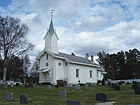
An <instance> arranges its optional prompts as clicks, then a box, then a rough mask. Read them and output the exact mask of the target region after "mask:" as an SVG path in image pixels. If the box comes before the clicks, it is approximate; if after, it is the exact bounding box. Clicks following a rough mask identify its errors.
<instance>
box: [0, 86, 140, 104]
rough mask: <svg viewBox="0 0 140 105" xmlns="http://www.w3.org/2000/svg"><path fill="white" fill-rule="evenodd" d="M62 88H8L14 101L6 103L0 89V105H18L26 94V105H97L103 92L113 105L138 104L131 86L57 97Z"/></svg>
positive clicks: (75, 92)
mask: <svg viewBox="0 0 140 105" xmlns="http://www.w3.org/2000/svg"><path fill="white" fill-rule="evenodd" d="M63 89H64V88H54V87H53V88H52V89H51V90H48V88H47V86H43V87H39V88H38V87H31V88H24V87H13V88H8V91H10V92H13V93H14V98H15V101H13V102H7V101H6V100H5V96H6V91H7V90H4V89H2V88H0V105H20V103H19V96H20V94H28V96H29V98H31V100H30V102H29V103H28V104H27V105H66V101H67V100H80V101H81V105H95V104H96V103H98V102H97V101H96V100H95V95H96V93H99V92H103V93H106V94H107V97H108V101H115V102H116V104H115V105H129V104H140V95H135V94H134V90H132V89H131V85H124V86H121V91H115V90H114V89H112V88H109V87H108V86H95V87H90V89H89V90H84V89H81V90H74V89H70V88H69V89H68V93H67V98H60V97H58V91H59V90H63Z"/></svg>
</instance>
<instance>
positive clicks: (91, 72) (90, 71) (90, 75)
mask: <svg viewBox="0 0 140 105" xmlns="http://www.w3.org/2000/svg"><path fill="white" fill-rule="evenodd" d="M89 73H90V78H92V71H91V70H90V71H89Z"/></svg>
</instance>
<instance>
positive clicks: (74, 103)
mask: <svg viewBox="0 0 140 105" xmlns="http://www.w3.org/2000/svg"><path fill="white" fill-rule="evenodd" d="M67 105H81V104H80V101H67Z"/></svg>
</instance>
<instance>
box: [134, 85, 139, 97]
mask: <svg viewBox="0 0 140 105" xmlns="http://www.w3.org/2000/svg"><path fill="white" fill-rule="evenodd" d="M135 94H139V95H140V87H137V86H136V87H135Z"/></svg>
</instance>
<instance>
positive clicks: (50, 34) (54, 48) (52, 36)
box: [44, 10, 59, 53]
mask: <svg viewBox="0 0 140 105" xmlns="http://www.w3.org/2000/svg"><path fill="white" fill-rule="evenodd" d="M52 13H53V10H51V22H50V26H49V29H48V31H47V33H46V35H45V37H44V39H45V50H46V51H50V52H52V53H58V45H57V42H58V40H59V39H58V36H57V34H56V32H55V29H54V26H53V20H52Z"/></svg>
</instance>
